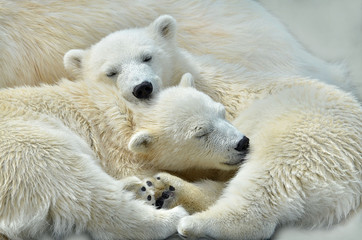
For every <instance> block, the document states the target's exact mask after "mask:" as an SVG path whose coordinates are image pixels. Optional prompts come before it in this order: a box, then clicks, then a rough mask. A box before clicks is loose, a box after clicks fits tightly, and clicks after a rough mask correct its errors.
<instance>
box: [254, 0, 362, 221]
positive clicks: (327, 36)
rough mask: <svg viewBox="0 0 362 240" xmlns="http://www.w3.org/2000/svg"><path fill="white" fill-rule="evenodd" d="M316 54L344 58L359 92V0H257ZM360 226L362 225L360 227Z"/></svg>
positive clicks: (361, 63)
mask: <svg viewBox="0 0 362 240" xmlns="http://www.w3.org/2000/svg"><path fill="white" fill-rule="evenodd" d="M257 2H260V3H261V4H262V5H263V6H264V7H265V8H266V9H267V10H269V12H271V13H272V14H273V15H274V16H276V17H277V18H278V19H279V20H280V21H281V22H282V23H284V25H285V26H287V28H288V30H289V31H290V32H291V33H292V34H293V35H294V36H295V37H296V38H297V39H298V40H299V41H300V42H301V43H302V45H303V46H304V47H305V48H306V49H307V50H309V52H311V53H313V54H314V55H316V56H317V57H320V58H322V59H324V60H327V61H331V62H343V61H345V62H346V64H347V66H348V67H349V71H350V77H351V80H352V82H353V83H354V85H355V86H357V87H358V88H359V92H360V93H362V0H343V1H342V0H257ZM361 228H362V226H361Z"/></svg>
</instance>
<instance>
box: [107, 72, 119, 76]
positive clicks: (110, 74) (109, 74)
mask: <svg viewBox="0 0 362 240" xmlns="http://www.w3.org/2000/svg"><path fill="white" fill-rule="evenodd" d="M117 74H118V72H116V71H112V72H109V73H107V74H106V75H107V77H114V76H116V75H117Z"/></svg>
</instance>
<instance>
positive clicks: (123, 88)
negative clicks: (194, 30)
mask: <svg viewBox="0 0 362 240" xmlns="http://www.w3.org/2000/svg"><path fill="white" fill-rule="evenodd" d="M175 35H176V20H175V19H174V18H172V17H171V16H168V15H163V16H161V17H159V18H157V19H156V20H155V21H154V22H152V23H151V24H150V25H149V26H147V27H144V28H132V29H125V30H120V31H117V32H114V33H112V34H109V35H108V36H106V37H104V38H103V39H102V40H101V41H99V42H98V43H96V44H95V45H93V46H91V47H90V48H89V49H87V50H83V49H73V50H70V51H68V52H67V53H66V54H65V55H64V67H65V69H66V70H67V72H69V73H70V74H71V75H72V76H74V77H75V78H82V79H87V80H91V81H103V82H106V83H109V84H115V85H117V86H118V88H119V90H120V92H121V94H122V96H123V97H124V98H125V99H126V100H127V101H129V102H137V101H139V100H145V99H150V98H152V97H153V96H154V95H155V94H156V93H157V92H159V91H160V89H161V88H162V87H166V86H175V85H177V84H178V83H179V80H180V79H181V76H182V75H183V74H184V73H186V72H191V73H193V70H192V67H190V65H189V64H188V61H186V60H185V57H186V53H185V52H183V51H182V50H181V51H180V50H179V49H178V48H177V47H176V40H175ZM161 79H162V81H161Z"/></svg>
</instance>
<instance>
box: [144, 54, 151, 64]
mask: <svg viewBox="0 0 362 240" xmlns="http://www.w3.org/2000/svg"><path fill="white" fill-rule="evenodd" d="M151 60H152V56H151V55H145V56H143V58H142V61H143V62H150V61H151Z"/></svg>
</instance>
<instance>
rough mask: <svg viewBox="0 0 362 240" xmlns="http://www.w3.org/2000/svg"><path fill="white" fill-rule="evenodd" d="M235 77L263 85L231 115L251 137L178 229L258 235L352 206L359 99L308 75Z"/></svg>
mask: <svg viewBox="0 0 362 240" xmlns="http://www.w3.org/2000/svg"><path fill="white" fill-rule="evenodd" d="M242 79H244V81H242V83H240V84H239V87H238V88H237V90H238V91H239V92H240V93H241V94H242V95H243V93H244V92H254V93H257V92H262V91H264V90H263V88H265V90H266V89H269V91H268V93H266V94H265V95H264V96H262V95H259V97H257V98H256V100H254V101H253V102H252V103H250V104H248V106H246V107H245V109H244V110H242V111H240V114H239V115H238V116H237V117H236V119H235V120H234V121H233V122H232V123H233V124H234V125H235V126H237V127H238V128H239V129H240V130H241V131H243V132H244V133H245V134H246V135H247V136H248V137H250V139H251V140H250V142H251V149H250V154H249V156H248V158H247V161H246V162H245V163H244V164H243V166H242V167H241V168H240V170H239V171H238V173H237V175H236V176H235V177H234V178H233V179H232V180H231V181H230V182H229V184H228V186H227V187H226V189H225V191H224V192H223V194H222V196H221V197H220V199H219V200H218V201H217V202H216V203H215V204H214V205H213V206H212V207H210V208H209V209H208V210H206V211H204V212H201V213H197V214H195V215H192V216H190V217H185V218H183V219H182V220H181V222H180V224H179V227H178V231H179V233H180V234H181V235H184V236H186V237H187V239H194V238H197V237H210V238H212V239H264V238H269V237H270V236H271V235H272V234H273V232H274V230H275V228H276V227H278V226H283V225H297V226H301V227H307V228H311V227H320V226H331V225H333V224H336V223H339V222H341V221H343V220H344V219H346V218H348V217H349V216H350V215H352V214H353V213H354V212H355V211H357V210H358V209H359V208H360V205H361V200H362V199H361V194H362V176H361V172H362V159H361V158H362V156H361V152H362V142H361V139H362V107H361V105H360V104H359V103H358V102H357V101H356V99H354V98H353V97H352V96H351V95H349V94H347V93H345V92H343V91H341V90H339V89H336V88H335V87H332V86H328V85H325V84H323V83H319V82H317V81H314V80H308V79H297V78H295V79H292V78H289V79H285V78H284V79H283V78H282V77H281V78H279V80H276V79H274V80H272V81H270V79H268V76H265V78H264V80H263V81H262V82H263V83H262V85H263V87H261V85H259V82H258V81H259V80H258V78H256V79H254V80H253V79H252V78H251V75H250V74H249V78H248V77H247V76H245V78H242ZM255 80H256V81H255ZM243 88H245V89H243ZM237 90H236V91H237Z"/></svg>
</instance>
